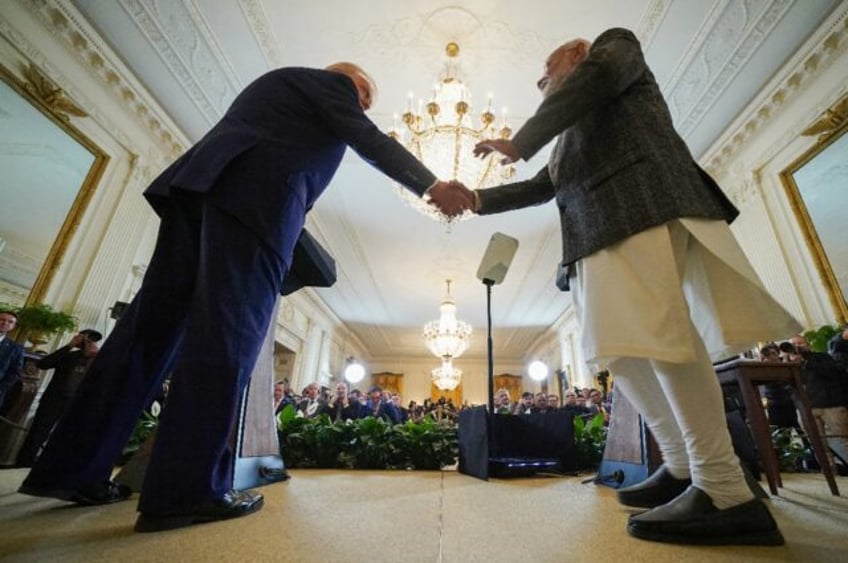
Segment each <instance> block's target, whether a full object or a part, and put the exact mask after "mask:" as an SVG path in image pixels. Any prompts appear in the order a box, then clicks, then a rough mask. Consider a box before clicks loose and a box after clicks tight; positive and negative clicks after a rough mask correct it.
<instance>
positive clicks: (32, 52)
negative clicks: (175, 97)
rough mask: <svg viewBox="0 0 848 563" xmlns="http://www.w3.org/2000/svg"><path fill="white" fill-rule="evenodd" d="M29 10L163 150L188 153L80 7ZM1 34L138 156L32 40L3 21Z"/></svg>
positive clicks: (43, 0) (38, 3)
mask: <svg viewBox="0 0 848 563" xmlns="http://www.w3.org/2000/svg"><path fill="white" fill-rule="evenodd" d="M19 1H20V2H21V3H22V4H23V5H24V6H25V7H26V9H27V10H29V11H31V12H32V13H34V14H35V15H36V16H37V17H38V18H39V19H40V20H41V21H42V22H43V23H44V25H45V28H46V29H47V30H48V31H49V32H50V33H52V34H53V35H54V36H55V37H56V38H57V39H59V40H60V41H61V42H62V43H63V44H64V45H65V46H66V47H67V48H68V51H69V52H70V53H72V54H73V55H74V56H76V58H77V59H78V60H79V61H81V62H82V64H83V66H85V67H86V68H87V69H89V70H90V71H91V72H92V73H93V74H94V75H95V76H97V77H98V78H99V79H100V80H101V81H102V82H103V83H104V84H105V85H106V86H107V88H108V90H110V91H111V92H112V94H113V95H115V96H116V97H117V98H118V99H119V100H120V101H121V103H122V104H123V105H124V106H126V107H128V108H129V109H130V110H131V111H132V113H134V114H135V116H136V117H137V118H138V119H139V121H140V122H141V123H142V124H143V125H144V127H145V128H147V129H148V130H149V131H150V132H151V133H152V134H153V136H154V138H156V139H158V140H159V142H160V143H161V146H162V150H163V151H164V152H165V153H167V154H168V155H169V156H170V157H171V158H175V157H177V156H179V155H181V154H182V153H183V152H185V140H184V136H183V135H182V133H181V132H180V131H179V130H178V129H177V128H176V127H175V126H173V124H172V123H171V121H170V119H169V118H168V117H167V116H166V115H165V114H164V113H163V112H160V111H159V109H158V108H156V107H155V105H152V104H151V103H150V102H149V100H150V97H149V96H148V94H147V93H146V92H144V91H143V88H142V87H141V86H140V85H138V84H136V82H135V81H134V80H133V79H132V78H130V77H128V72H127V71H126V70H125V69H124V68H122V67H121V66H120V64H119V63H118V64H115V63H114V62H113V61H115V60H116V59H117V57H115V56H114V55H112V53H111V52H110V51H109V49H108V47H105V46H102V45H101V44H100V40H99V38H97V37H96V34H95V32H93V31H92V30H91V29H90V28H89V27H88V25H87V24H86V23H84V18H83V17H82V16H81V15H80V14H79V12H78V11H77V10H76V8H74V7H73V5H72V4H71V3H70V2H69V0H30V1H24V0H19ZM0 34H2V35H4V36H6V37H8V38H9V39H10V40H11V41H12V42H13V43H14V44H15V45H16V46H17V48H18V49H19V50H20V51H21V52H22V53H23V54H24V55H25V56H26V57H27V58H28V59H29V60H30V61H31V62H32V63H34V64H35V65H36V66H37V67H38V68H39V69H40V70H41V71H43V72H44V73H45V74H46V75H47V76H49V77H50V78H51V79H52V80H53V81H54V82H56V83H57V84H61V85H62V86H63V87H64V89H65V91H66V92H68V94H69V97H71V98H73V100H74V101H75V102H77V103H78V104H79V105H80V106H81V107H82V108H83V109H84V110H85V112H86V113H88V114H89V115H90V116H91V117H92V118H93V119H94V120H95V121H97V123H99V124H100V125H101V126H102V127H103V128H104V129H106V130H108V131H109V133H110V134H111V135H112V136H113V137H114V138H115V139H116V140H117V141H118V142H119V143H121V144H122V145H123V146H124V147H126V148H127V149H128V150H130V151H131V152H133V148H134V147H135V143H134V142H133V141H132V140H131V139H130V138H129V137H128V136H127V135H126V134H125V133H124V132H123V131H122V130H121V128H120V127H118V126H117V125H116V124H115V123H114V122H113V121H112V120H111V119H110V118H109V117H108V116H107V115H106V114H105V113H104V112H102V111H100V108H99V106H98V104H95V103H93V102H92V101H91V100H90V99H89V97H88V96H86V95H85V93H84V92H82V91H79V90H78V89H76V88H74V86H73V81H71V80H70V79H69V78H68V77H67V76H66V75H65V74H63V73H62V72H60V71H59V70H58V69H57V68H55V67H54V66H53V65H52V64H51V63H50V62H49V61H47V59H46V58H45V56H44V55H43V53H42V52H41V51H40V50H39V49H38V48H36V47H35V46H34V45H33V44H32V43H31V42H30V41H29V39H28V38H26V37H24V36H22V35H21V34H20V33H18V32H17V30H15V29H14V28H13V27H12V26H11V25H9V24H8V23H7V22H5V21H4V20H0Z"/></svg>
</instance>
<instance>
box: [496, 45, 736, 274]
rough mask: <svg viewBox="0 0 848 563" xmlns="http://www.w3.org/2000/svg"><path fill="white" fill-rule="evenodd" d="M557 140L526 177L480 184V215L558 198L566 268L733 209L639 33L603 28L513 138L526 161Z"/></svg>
mask: <svg viewBox="0 0 848 563" xmlns="http://www.w3.org/2000/svg"><path fill="white" fill-rule="evenodd" d="M555 137H558V139H557V144H556V147H555V149H554V151H553V153H552V155H551V159H550V164H549V165H548V166H546V167H545V168H543V169H542V170H541V171H539V173H538V174H536V176H535V177H533V178H531V179H530V180H526V181H521V182H516V183H512V184H505V185H503V186H498V187H495V188H489V189H487V190H481V191H480V192H479V195H480V209H479V213H480V214H490V213H499V212H502V211H507V210H511V209H518V208H522V207H527V206H530V205H539V204H542V203H545V202H547V201H550V200H551V199H554V198H556V202H557V206H558V207H559V213H560V219H561V224H562V245H563V250H562V255H563V264H565V265H568V264H571V263H573V262H575V261H576V260H579V259H580V258H582V257H584V256H588V255H589V254H592V253H594V252H597V251H598V250H601V249H603V248H606V247H608V246H610V245H612V244H614V243H616V242H618V241H620V240H622V239H624V238H627V237H629V236H631V235H634V234H636V233H639V232H641V231H644V230H646V229H649V228H651V227H655V226H657V225H661V224H663V223H666V222H668V221H670V220H672V219H676V218H681V217H701V218H710V219H720V220H725V221H728V222H730V221H732V220H733V219H734V218H735V217H736V215H737V214H738V211H737V210H736V208H735V207H734V206H733V204H732V203H731V202H730V200H729V199H728V198H727V197H726V196H725V195H724V193H723V192H722V190H721V188H719V186H718V185H717V184H716V183H715V181H713V180H712V178H710V177H709V175H708V174H707V173H706V172H704V171H703V170H702V169H701V168H700V167H699V166H698V165H697V164H696V163H695V161H694V160H693V158H692V155H691V153H690V152H689V149H688V148H687V147H686V144H685V143H684V142H683V139H681V137H680V136H679V135H678V134H677V132H676V131H675V130H674V126H673V124H672V121H671V115H670V113H669V111H668V107H667V106H666V103H665V101H664V99H663V97H662V94H661V93H660V90H659V87H658V85H657V82H656V80H655V79H654V75H653V74H652V73H651V71H650V69H649V68H648V66H647V64H646V62H645V58H644V56H643V54H642V49H641V47H640V45H639V41H638V40H637V39H636V36H634V35H633V33H631V32H630V31H628V30H626V29H610V30H608V31H606V32H604V33H603V34H601V35H600V36H599V37H598V38H597V39H596V40H595V42H594V43H593V44H592V47H591V49H590V50H589V53H588V55H587V57H586V59H585V60H584V61H583V62H581V63H580V64H579V65H577V67H576V68H575V70H574V72H573V73H572V74H571V75H570V76H569V77H568V78H567V79H566V80H565V81H564V82H563V83H562V84H561V85H560V86H559V87H558V88H557V89H556V90H555V91H554V92H553V93H552V94H550V95H549V96H548V97H547V98H546V99H545V100H544V101H543V102H542V104H541V105H540V106H539V108H538V109H537V110H536V113H535V114H534V115H533V116H532V117H531V118H530V119H529V120H528V121H527V122H526V123H525V124H524V126H522V127H521V129H520V130H519V131H518V132H517V133H516V134H515V137H514V138H513V143H514V145H515V147H516V148H517V149H518V152H519V154H520V155H521V157H522V158H523V159H524V160H528V159H529V158H530V157H532V156H533V155H534V154H536V153H537V152H538V151H539V150H540V149H541V148H542V147H543V146H545V145H546V144H547V143H548V142H549V141H551V140H553V139H554V138H555Z"/></svg>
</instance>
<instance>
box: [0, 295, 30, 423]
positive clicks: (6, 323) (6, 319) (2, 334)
mask: <svg viewBox="0 0 848 563" xmlns="http://www.w3.org/2000/svg"><path fill="white" fill-rule="evenodd" d="M17 324H18V316H17V315H16V314H15V313H13V312H12V311H0V407H2V406H3V402H4V401H5V399H6V393H7V392H8V391H9V390H10V389H11V388H12V387H14V385H15V383H17V382H18V381H20V379H21V373H23V369H24V347H23V346H21V345H20V344H18V343H17V342H15V341H14V340H12V339H11V338H9V337H8V336H7V333H8V332H9V331H11V330H12V329H14V328H15V325H17Z"/></svg>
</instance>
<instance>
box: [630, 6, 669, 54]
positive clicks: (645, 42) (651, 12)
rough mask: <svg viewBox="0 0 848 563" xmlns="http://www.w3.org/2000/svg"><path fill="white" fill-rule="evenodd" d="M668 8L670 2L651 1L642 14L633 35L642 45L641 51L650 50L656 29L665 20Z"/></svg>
mask: <svg viewBox="0 0 848 563" xmlns="http://www.w3.org/2000/svg"><path fill="white" fill-rule="evenodd" d="M669 6H671V0H651V3H650V4H649V5H648V7H647V8H646V9H645V11H644V12H643V13H642V18H641V19H640V20H639V24H638V25H637V26H636V31H635V33H636V37H638V38H639V42H640V43H641V44H642V50H643V51H648V49H650V48H651V45H652V44H653V42H654V37H656V34H657V28H659V26H660V23H661V22H662V20H663V19H664V18H665V14H666V12H668V8H669Z"/></svg>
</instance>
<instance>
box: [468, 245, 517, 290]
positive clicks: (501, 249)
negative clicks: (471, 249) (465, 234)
mask: <svg viewBox="0 0 848 563" xmlns="http://www.w3.org/2000/svg"><path fill="white" fill-rule="evenodd" d="M516 250H518V239H514V238H512V237H510V236H507V235H505V234H503V233H495V234H493V235H492V238H491V239H489V246H487V247H486V253H485V254H484V255H483V260H482V261H481V262H480V267H479V268H478V269H477V278H478V279H479V280H480V281H482V282H483V283H485V284H486V285H496V284H499V283H501V282H503V280H504V278H505V277H506V272H507V270H509V265H510V264H511V263H512V257H513V256H515V251H516Z"/></svg>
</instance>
